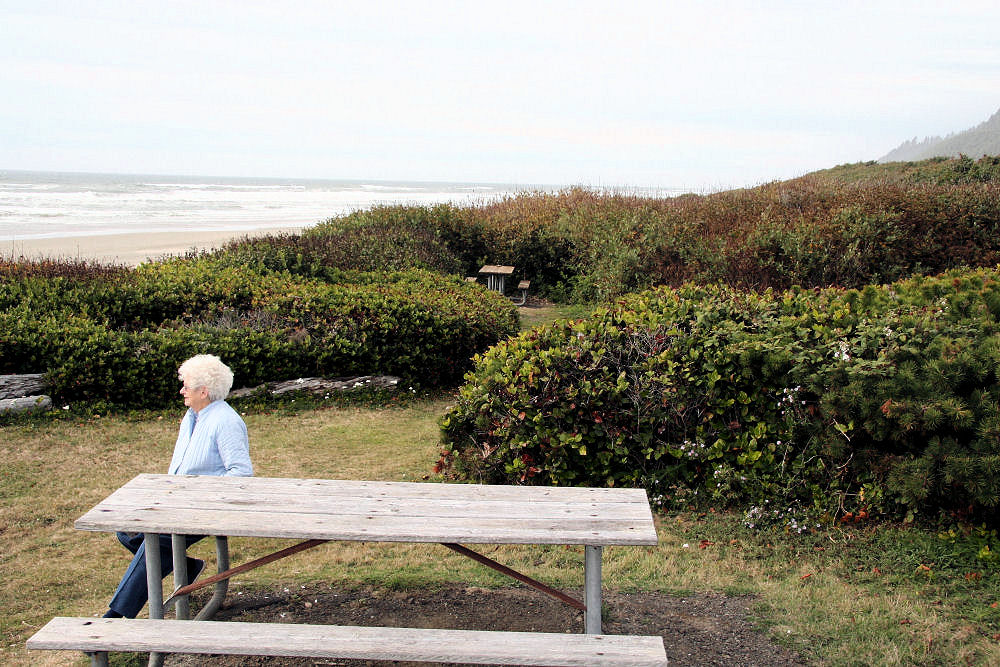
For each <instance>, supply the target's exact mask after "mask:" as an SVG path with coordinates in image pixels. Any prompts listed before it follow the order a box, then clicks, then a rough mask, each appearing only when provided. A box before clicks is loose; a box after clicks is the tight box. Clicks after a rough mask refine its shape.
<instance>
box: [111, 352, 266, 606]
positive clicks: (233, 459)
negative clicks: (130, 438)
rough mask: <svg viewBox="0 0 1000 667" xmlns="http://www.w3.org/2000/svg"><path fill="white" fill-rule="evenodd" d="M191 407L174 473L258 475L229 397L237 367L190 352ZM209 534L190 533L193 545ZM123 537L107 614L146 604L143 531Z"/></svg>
mask: <svg viewBox="0 0 1000 667" xmlns="http://www.w3.org/2000/svg"><path fill="white" fill-rule="evenodd" d="M177 377H178V379H179V380H180V381H181V383H182V386H181V389H180V393H181V395H182V396H183V397H184V405H186V406H187V407H188V411H187V413H186V414H185V415H184V418H183V419H182V420H181V425H180V429H179V430H178V433H177V443H176V444H175V445H174V455H173V457H172V458H171V459H170V467H169V468H168V469H167V472H168V473H170V474H171V475H218V476H222V475H232V476H239V477H249V476H251V475H253V464H252V463H250V444H249V441H248V439H247V427H246V424H244V423H243V420H242V419H241V418H240V416H239V414H238V413H237V412H236V411H235V410H233V409H232V408H231V407H230V406H229V404H228V403H226V401H225V400H224V399H225V398H226V396H228V395H229V390H230V389H231V388H232V386H233V372H232V371H231V370H229V367H228V366H226V365H225V364H224V363H222V360H221V359H219V358H218V357H216V356H214V355H211V354H199V355H196V356H194V357H191V358H190V359H188V360H187V361H185V362H184V363H183V364H181V366H180V368H179V369H178V371H177ZM202 537H204V535H186V536H185V541H186V544H187V546H191V545H192V544H194V543H195V542H197V541H198V540H200V539H201V538H202ZM118 541H119V542H121V543H122V544H123V545H124V546H125V548H126V549H128V550H129V551H131V552H132V554H133V556H132V562H131V563H130V564H129V566H128V570H126V571H125V575H124V576H123V577H122V580H121V583H120V584H118V590H116V591H115V594H114V597H112V598H111V602H109V603H108V611H107V613H105V614H104V615H105V616H106V617H109V618H118V617H121V616H125V617H128V618H135V616H136V615H137V614H138V613H139V611H140V610H141V609H142V607H143V605H145V604H146V600H147V599H148V596H149V593H148V591H147V589H146V549H145V546H144V542H143V536H142V534H131V535H130V534H127V533H118ZM160 563H161V565H162V570H163V571H162V574H161V576H163V577H165V576H167V575H168V574H170V572H172V571H173V568H174V564H173V557H172V548H171V541H170V536H169V535H160ZM204 567H205V561H202V560H197V559H194V558H188V575H189V578H190V581H194V579H196V578H197V577H198V575H199V574H201V571H202V569H204Z"/></svg>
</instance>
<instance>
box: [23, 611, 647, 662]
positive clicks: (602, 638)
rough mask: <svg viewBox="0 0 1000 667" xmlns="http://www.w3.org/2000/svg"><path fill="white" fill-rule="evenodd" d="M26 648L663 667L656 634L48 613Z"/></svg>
mask: <svg viewBox="0 0 1000 667" xmlns="http://www.w3.org/2000/svg"><path fill="white" fill-rule="evenodd" d="M27 647H28V648H29V649H52V650H73V651H85V652H88V653H101V652H107V651H141V652H146V651H156V652H161V653H201V654H227V655H267V656H288V657H311V658H341V659H362V660H409V661H414V662H449V663H469V664H501V665H564V666H579V667H602V666H611V665H627V666H628V667H654V666H655V667H663V666H665V665H666V664H667V657H666V651H665V649H664V647H663V639H662V638H660V637H644V636H637V635H587V634H568V633H567V634H559V633H542V632H484V631H478V630H429V629H420V628H396V627H358V626H354V627H351V626H336V625H305V624H299V623H242V622H223V621H177V620H152V619H110V618H86V617H84V618H72V617H64V616H63V617H56V618H54V619H52V620H51V621H49V622H48V623H47V624H46V625H45V626H44V627H43V628H42V629H41V630H39V631H38V632H37V633H35V635H34V636H32V637H31V638H30V639H29V640H28V642H27Z"/></svg>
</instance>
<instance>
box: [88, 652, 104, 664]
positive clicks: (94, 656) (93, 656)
mask: <svg viewBox="0 0 1000 667" xmlns="http://www.w3.org/2000/svg"><path fill="white" fill-rule="evenodd" d="M87 655H88V656H90V667H108V654H107V652H105V651H99V652H97V653H88V654H87Z"/></svg>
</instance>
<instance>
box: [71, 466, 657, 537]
mask: <svg viewBox="0 0 1000 667" xmlns="http://www.w3.org/2000/svg"><path fill="white" fill-rule="evenodd" d="M75 525H76V528H78V529H81V530H95V531H116V530H121V531H126V532H143V533H162V534H169V533H182V534H197V535H229V536H241V537H281V538H297V539H326V540H358V541H371V542H464V543H472V544H586V545H595V546H606V545H654V544H656V528H655V526H654V524H653V517H652V512H651V511H650V507H649V501H648V500H647V498H646V492H645V491H643V490H642V489H605V488H579V487H541V486H490V485H480V484H436V483H413V482H373V481H352V480H325V479H286V478H270V477H211V476H194V475H148V474H144V475H138V476H137V477H135V478H134V479H132V480H131V481H129V482H128V483H127V484H125V485H124V486H122V487H121V488H120V489H118V490H117V491H115V492H114V493H112V494H111V495H110V496H108V497H107V498H106V499H105V500H103V501H101V502H100V503H99V504H97V505H96V506H95V507H94V508H93V509H92V510H90V511H89V512H87V513H86V514H84V515H83V516H82V517H80V518H79V519H77V521H76V524H75Z"/></svg>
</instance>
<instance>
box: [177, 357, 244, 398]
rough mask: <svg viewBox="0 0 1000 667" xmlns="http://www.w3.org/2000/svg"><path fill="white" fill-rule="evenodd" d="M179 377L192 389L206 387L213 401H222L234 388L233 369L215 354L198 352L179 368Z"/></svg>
mask: <svg viewBox="0 0 1000 667" xmlns="http://www.w3.org/2000/svg"><path fill="white" fill-rule="evenodd" d="M177 378H178V379H179V380H180V381H181V382H183V383H185V384H187V385H188V386H189V387H191V388H192V389H195V388H198V387H204V388H205V389H207V390H208V397H209V399H211V400H212V401H221V400H223V399H225V398H226V396H228V395H229V390H230V389H232V388H233V371H232V370H230V368H229V366H227V365H225V364H224V363H222V359H219V358H218V357H217V356H215V355H214V354H196V355H195V356H193V357H191V358H190V359H188V360H187V361H185V362H184V363H183V364H181V366H180V368H178V369H177Z"/></svg>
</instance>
